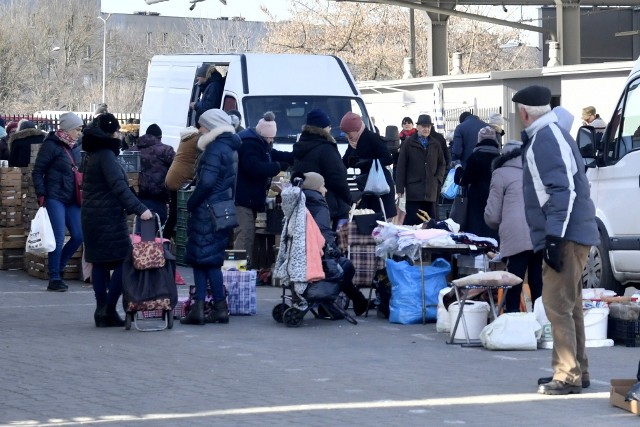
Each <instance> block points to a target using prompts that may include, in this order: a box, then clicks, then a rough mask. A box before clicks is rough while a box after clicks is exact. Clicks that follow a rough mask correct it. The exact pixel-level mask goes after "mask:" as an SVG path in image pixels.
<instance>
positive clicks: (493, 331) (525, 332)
mask: <svg viewBox="0 0 640 427" xmlns="http://www.w3.org/2000/svg"><path fill="white" fill-rule="evenodd" d="M541 334H542V326H540V324H539V323H538V321H537V320H536V316H535V314H533V313H505V314H502V315H500V316H498V318H497V319H496V320H495V321H493V322H492V323H490V324H488V325H487V326H485V327H484V329H482V332H480V341H481V342H482V345H483V346H484V347H485V348H486V349H488V350H536V349H537V348H538V339H539V338H540V335H541Z"/></svg>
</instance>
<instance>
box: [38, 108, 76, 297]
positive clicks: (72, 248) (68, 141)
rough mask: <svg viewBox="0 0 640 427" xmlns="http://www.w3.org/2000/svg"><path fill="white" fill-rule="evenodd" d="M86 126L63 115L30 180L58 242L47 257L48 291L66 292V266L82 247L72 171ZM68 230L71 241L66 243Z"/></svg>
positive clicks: (66, 114) (69, 113)
mask: <svg viewBox="0 0 640 427" xmlns="http://www.w3.org/2000/svg"><path fill="white" fill-rule="evenodd" d="M83 125H84V123H83V122H82V119H81V118H80V117H78V116H77V115H76V114H74V113H71V112H68V113H64V114H61V115H60V127H59V129H58V130H57V131H55V132H51V133H49V135H47V137H46V139H45V141H44V142H43V144H42V147H41V148H40V151H38V156H37V157H36V162H35V165H34V166H33V172H32V173H31V178H32V179H33V186H34V188H35V190H36V195H37V196H38V205H39V206H45V204H46V208H47V213H48V214H49V219H50V221H51V228H52V229H53V234H54V235H55V238H56V248H55V249H54V251H53V252H50V253H49V255H48V264H49V266H48V269H49V286H47V290H48V291H54V292H65V291H66V290H67V289H68V287H67V284H66V283H64V281H63V280H62V273H63V271H64V268H65V267H66V265H67V263H68V262H69V260H70V259H71V257H72V256H73V254H74V253H75V252H76V251H77V250H78V248H79V247H80V245H81V244H82V227H81V226H80V203H81V200H79V199H78V197H77V194H76V181H75V175H74V172H73V167H74V166H75V165H77V164H78V163H79V162H80V149H79V148H78V147H77V146H76V141H77V140H78V137H79V136H80V134H81V127H82V126H83ZM65 230H69V236H70V238H69V240H68V241H67V242H66V243H65V241H64V235H65Z"/></svg>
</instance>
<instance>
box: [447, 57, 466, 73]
mask: <svg viewBox="0 0 640 427" xmlns="http://www.w3.org/2000/svg"><path fill="white" fill-rule="evenodd" d="M451 65H452V67H451V73H449V74H451V75H452V76H458V75H460V74H464V71H462V53H460V52H454V53H453V56H452V57H451Z"/></svg>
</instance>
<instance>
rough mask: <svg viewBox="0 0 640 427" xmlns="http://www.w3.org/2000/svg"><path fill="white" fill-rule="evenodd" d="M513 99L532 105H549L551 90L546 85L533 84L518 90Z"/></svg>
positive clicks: (519, 102)
mask: <svg viewBox="0 0 640 427" xmlns="http://www.w3.org/2000/svg"><path fill="white" fill-rule="evenodd" d="M511 100H512V101H513V102H516V103H518V104H522V105H528V106H530V107H540V106H543V105H549V103H550V102H551V91H550V90H549V88H547V87H544V86H539V85H531V86H527V87H525V88H524V89H520V90H519V91H517V92H516V94H515V95H513V98H511Z"/></svg>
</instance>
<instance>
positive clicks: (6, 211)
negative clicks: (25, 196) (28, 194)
mask: <svg viewBox="0 0 640 427" xmlns="http://www.w3.org/2000/svg"><path fill="white" fill-rule="evenodd" d="M21 224H22V207H20V206H7V207H2V208H0V227H15V226H16V225H21Z"/></svg>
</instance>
